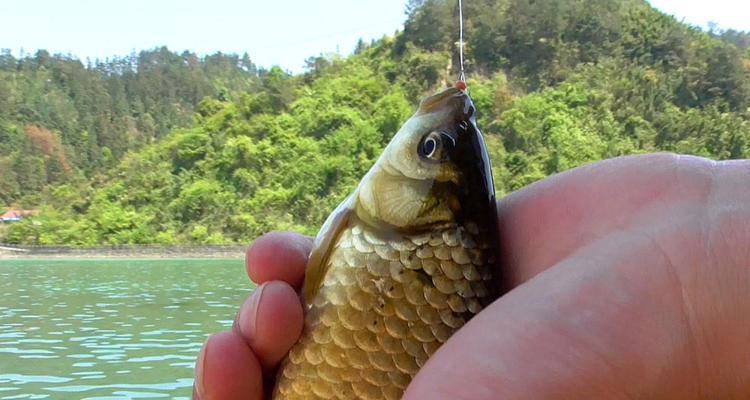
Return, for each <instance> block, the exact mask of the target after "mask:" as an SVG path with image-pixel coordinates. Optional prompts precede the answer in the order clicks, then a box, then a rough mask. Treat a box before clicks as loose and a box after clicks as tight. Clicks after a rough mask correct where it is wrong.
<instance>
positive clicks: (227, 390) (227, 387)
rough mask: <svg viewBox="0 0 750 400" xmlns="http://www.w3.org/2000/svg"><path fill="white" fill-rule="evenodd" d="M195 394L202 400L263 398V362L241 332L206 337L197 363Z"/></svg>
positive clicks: (253, 399)
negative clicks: (259, 360)
mask: <svg viewBox="0 0 750 400" xmlns="http://www.w3.org/2000/svg"><path fill="white" fill-rule="evenodd" d="M193 397H194V398H195V399H200V400H233V399H245V400H262V399H263V375H262V372H261V367H260V363H259V362H258V359H257V358H256V357H255V354H253V352H252V350H250V348H249V347H248V346H247V344H246V343H245V341H244V340H243V339H242V337H240V336H239V335H236V334H234V333H231V332H222V333H217V334H215V335H212V336H210V337H209V338H208V340H206V344H205V345H204V346H203V350H201V354H200V356H199V357H198V362H197V364H196V367H195V386H194V390H193Z"/></svg>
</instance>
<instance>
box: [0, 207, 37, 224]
mask: <svg viewBox="0 0 750 400" xmlns="http://www.w3.org/2000/svg"><path fill="white" fill-rule="evenodd" d="M37 214H39V211H38V210H14V209H12V208H11V209H10V210H8V211H6V212H5V214H3V215H0V221H2V222H15V221H20V220H22V219H24V218H26V217H32V216H34V215H37Z"/></svg>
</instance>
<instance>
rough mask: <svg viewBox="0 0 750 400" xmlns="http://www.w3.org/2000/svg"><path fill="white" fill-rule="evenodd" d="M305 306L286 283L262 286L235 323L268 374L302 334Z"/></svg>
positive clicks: (249, 299) (244, 305)
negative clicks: (303, 306) (303, 308)
mask: <svg viewBox="0 0 750 400" xmlns="http://www.w3.org/2000/svg"><path fill="white" fill-rule="evenodd" d="M302 322H303V315H302V304H301V303H300V300H299V296H298V295H297V293H296V292H295V291H294V288H292V287H291V286H289V284H288V283H286V282H282V281H270V282H266V283H264V284H262V285H260V286H259V287H258V289H256V290H255V292H254V293H253V294H252V295H251V296H250V298H248V299H247V301H245V303H244V304H243V305H242V307H241V308H240V312H239V314H238V317H237V321H236V324H235V331H236V332H238V333H239V334H240V335H241V336H242V337H243V338H244V339H245V341H246V342H247V343H248V344H249V345H250V347H251V348H252V349H253V352H254V353H255V354H256V355H257V356H258V359H259V361H260V363H261V365H262V366H263V368H264V369H265V370H266V371H269V370H272V369H274V368H275V367H276V366H277V365H278V364H279V362H280V361H281V360H282V359H283V358H284V356H285V355H286V353H287V352H289V349H290V348H291V347H292V345H293V344H294V343H296V342H297V340H298V339H299V336H300V334H301V333H302Z"/></svg>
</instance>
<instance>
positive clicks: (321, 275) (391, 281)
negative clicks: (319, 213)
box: [272, 82, 499, 400]
mask: <svg viewBox="0 0 750 400" xmlns="http://www.w3.org/2000/svg"><path fill="white" fill-rule="evenodd" d="M460 83H462V82H460ZM497 235H498V227H497V211H496V204H495V190H494V183H493V180H492V172H491V166H490V160H489V157H488V153H487V149H486V146H485V143H484V139H483V137H482V133H481V132H480V130H479V128H478V127H477V122H476V108H475V106H474V104H473V101H472V99H471V97H470V96H469V94H468V92H467V91H466V86H465V85H460V84H457V85H456V86H454V87H450V88H447V89H445V90H443V91H441V92H439V93H437V94H434V95H432V96H430V97H428V98H426V99H424V100H423V101H422V102H421V103H420V105H419V108H418V109H417V111H416V113H415V114H414V115H413V116H412V117H411V118H409V119H408V120H407V121H406V122H405V123H404V125H403V126H402V127H401V128H400V129H399V131H398V132H397V133H396V134H395V136H394V137H393V139H392V140H391V141H390V143H389V144H388V145H387V146H386V147H385V149H384V150H383V153H382V154H381V155H380V157H379V158H378V160H377V161H376V162H375V164H374V165H373V166H372V168H371V169H370V170H369V171H368V172H367V174H366V175H365V176H364V177H363V178H362V180H361V181H360V183H359V185H358V186H357V187H356V189H355V190H354V191H353V192H352V193H351V195H349V196H348V197H347V198H346V199H345V200H344V201H343V202H342V203H341V204H340V205H339V206H338V207H337V208H336V209H335V210H334V211H333V213H331V215H330V216H329V217H328V219H327V220H326V222H325V223H324V224H323V226H322V227H321V229H320V231H319V233H318V235H317V237H316V239H315V243H314V246H313V250H312V252H311V254H310V257H309V261H308V264H307V273H306V277H305V283H304V285H303V290H302V299H303V305H304V310H305V321H304V328H303V332H302V335H301V337H300V339H299V341H298V342H297V343H296V344H295V345H293V346H292V348H291V350H290V351H289V353H288V355H287V356H286V358H285V360H284V361H283V362H282V363H281V366H280V368H279V370H278V372H277V377H276V383H275V386H274V389H273V392H272V399H273V400H302V399H310V400H313V399H345V400H348V399H365V400H375V399H387V400H397V399H400V398H401V397H402V395H403V393H404V391H405V389H406V387H407V386H408V385H409V382H411V380H412V378H413V377H414V376H415V375H416V373H417V372H418V371H419V369H420V368H421V367H422V366H424V365H425V363H426V362H427V360H428V359H429V357H430V356H431V355H432V354H433V353H435V351H436V350H437V349H438V348H439V347H440V345H442V344H443V343H445V342H446V341H447V340H448V338H450V336H451V335H452V334H453V333H454V332H456V331H457V330H458V329H460V328H461V327H462V326H463V325H464V324H465V323H466V322H467V321H468V320H469V319H470V318H471V317H472V316H474V315H476V314H477V313H479V312H480V311H481V310H482V308H483V307H485V306H486V305H488V304H489V303H490V302H492V301H493V300H495V299H496V298H497V297H498V294H499V289H498V288H499V284H498V275H499V266H498V265H497V263H498V261H497V260H498V255H497V254H496V253H497V247H498V246H497V243H498V241H497Z"/></svg>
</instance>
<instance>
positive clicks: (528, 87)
mask: <svg viewBox="0 0 750 400" xmlns="http://www.w3.org/2000/svg"><path fill="white" fill-rule="evenodd" d="M453 3H454V2H448V1H441V0H412V1H410V2H409V4H408V7H407V12H408V20H407V22H406V24H405V26H404V30H403V32H401V33H400V34H398V35H396V37H394V38H384V39H382V40H380V41H377V42H375V43H372V44H365V43H361V44H360V45H359V46H358V47H357V50H356V51H355V54H354V55H352V56H350V57H347V58H345V59H330V58H324V57H318V58H314V59H311V60H310V61H309V69H308V72H307V73H306V74H304V75H301V76H289V75H287V74H285V73H283V72H282V71H281V70H279V69H277V68H275V69H271V70H270V71H264V72H263V73H259V72H258V71H255V70H254V69H252V71H251V68H248V67H239V69H240V70H241V71H243V72H242V73H237V74H235V75H233V74H231V73H229V74H228V75H229V76H231V77H233V78H232V79H229V80H224V81H222V80H221V79H218V80H217V79H216V76H215V75H213V74H210V73H208V72H205V77H206V78H205V81H206V82H208V83H207V84H206V86H205V88H206V89H205V91H204V92H200V91H198V90H195V91H193V92H191V93H193V94H192V95H190V96H186V97H183V95H184V94H180V95H175V96H176V97H172V98H171V100H165V101H164V104H175V99H179V101H177V104H185V105H186V106H185V107H184V109H182V110H183V111H185V112H186V113H185V114H182V113H173V114H170V113H169V112H165V113H164V115H165V117H164V118H166V119H165V120H163V121H167V122H162V120H160V122H159V124H160V125H159V126H160V127H161V128H156V127H153V128H152V129H151V130H143V131H141V130H140V128H138V129H136V130H137V132H148V133H139V134H140V135H145V136H146V137H148V138H149V140H148V141H146V142H148V143H149V144H148V145H146V146H145V147H143V148H138V146H137V143H142V142H143V140H132V141H127V140H126V141H125V142H124V143H122V145H121V146H115V145H114V144H112V145H111V146H112V147H110V145H107V144H104V143H110V142H106V141H104V139H103V138H102V139H97V140H101V141H100V142H97V143H98V144H97V146H98V147H97V150H96V151H95V152H94V153H95V154H99V155H100V156H99V157H98V158H97V157H91V154H92V153H91V152H88V153H86V152H87V151H89V150H88V149H89V147H87V146H90V144H89V142H86V141H83V142H77V141H71V140H70V139H67V138H69V137H89V138H91V137H94V136H96V137H97V138H98V137H100V136H101V135H102V134H103V132H105V131H104V130H101V129H100V128H98V127H97V126H96V125H85V124H84V123H83V122H82V121H83V120H84V119H81V118H72V121H75V123H76V124H77V125H76V126H78V125H80V126H82V127H85V128H81V129H85V131H81V130H76V129H75V127H68V128H64V127H63V126H62V125H54V124H53V123H52V122H50V121H51V120H49V121H48V120H44V119H42V118H41V116H39V117H38V119H36V120H32V119H22V118H21V117H23V118H27V117H25V115H26V114H23V113H20V112H19V113H17V114H13V115H6V114H0V123H2V121H6V122H4V124H5V125H4V126H6V128H5V130H2V128H0V149H2V148H6V149H10V150H11V158H8V156H0V157H3V158H0V166H2V165H4V164H2V163H3V162H5V163H6V164H5V165H15V164H13V162H18V161H13V160H14V159H13V158H12V157H13V156H12V154H13V152H16V153H18V152H23V151H26V150H24V147H23V146H32V147H30V148H31V149H32V150H30V151H31V152H32V153H35V154H39V149H40V148H42V147H43V148H44V149H46V150H47V151H46V152H43V154H44V156H42V155H40V157H42V161H43V162H45V163H46V167H47V176H48V178H47V180H48V182H53V183H56V184H54V185H42V189H41V190H39V189H38V187H36V188H35V189H34V190H35V191H31V192H28V191H27V192H24V191H23V190H19V191H17V192H14V193H21V194H24V193H25V194H26V195H25V196H19V197H8V196H7V195H6V196H5V197H2V196H0V201H6V203H9V202H17V203H19V204H22V203H23V204H26V205H28V206H38V205H40V206H41V214H40V216H39V217H37V218H34V219H33V220H26V221H24V222H22V223H17V224H13V225H10V229H9V230H8V232H7V238H6V239H5V240H6V241H9V242H12V243H43V244H51V243H68V244H73V245H94V244H127V243H183V242H193V243H225V242H246V241H248V240H250V239H252V238H253V237H255V236H257V235H258V234H260V233H262V232H265V231H268V230H271V229H297V230H300V231H303V232H306V233H309V234H312V233H314V232H315V231H316V229H317V227H318V226H319V225H320V223H321V222H322V220H323V219H324V218H325V217H326V216H327V214H328V213H329V212H330V211H331V210H332V208H333V207H334V206H335V204H337V203H338V202H339V201H340V200H341V199H342V198H343V197H344V196H345V195H346V194H347V193H349V191H350V190H351V189H352V188H353V186H354V185H355V184H356V183H357V182H358V180H359V178H360V177H361V176H362V175H363V174H364V172H365V171H366V170H367V169H368V168H369V166H370V165H371V164H372V162H373V161H374V160H375V159H376V158H377V156H378V154H379V152H380V150H381V149H382V147H383V146H384V145H385V144H386V143H387V142H388V140H389V139H390V137H391V136H392V135H393V134H394V133H395V131H396V130H397V128H398V126H399V125H400V124H401V123H402V122H403V121H404V120H405V119H406V118H407V117H408V116H409V115H410V114H411V112H412V111H413V109H414V106H415V104H416V102H418V101H419V99H420V98H421V97H422V96H424V95H425V94H427V93H430V92H432V91H434V90H437V89H439V88H440V87H441V86H444V85H446V84H449V83H450V81H451V79H453V78H454V77H455V76H456V61H457V60H456V57H455V56H454V55H453V54H454V53H455V51H454V50H455V49H454V43H455V42H456V40H457V33H456V32H455V18H454V15H455V5H454V4H453ZM466 16H467V18H468V20H467V21H466V36H467V41H468V47H467V59H468V60H469V61H470V63H469V65H468V67H469V77H470V81H469V88H470V91H471V94H472V96H473V97H474V99H475V102H476V103H477V106H478V109H479V112H480V124H481V126H482V127H483V129H484V132H485V134H486V138H487V141H488V144H489V146H490V150H491V157H492V160H493V166H494V173H495V177H496V184H497V190H498V192H499V194H501V195H502V194H503V193H507V192H509V191H512V190H516V189H518V188H520V187H522V186H524V185H527V184H529V183H531V182H533V181H535V180H538V179H540V178H543V177H544V176H547V175H549V174H553V173H555V172H558V171H562V170H565V169H569V168H572V167H575V166H577V165H581V164H584V163H587V162H591V161H594V160H598V159H602V158H607V157H614V156H618V155H623V154H630V153H637V152H651V151H657V150H667V151H676V152H681V153H691V154H698V155H703V156H707V157H712V158H716V159H727V158H743V157H750V109H749V107H750V50H748V46H747V44H748V43H750V40H748V37H750V36H749V35H747V34H745V33H741V32H735V31H728V32H712V33H706V32H702V31H700V30H698V29H695V28H691V27H688V26H686V25H684V24H681V23H679V22H677V21H675V20H674V19H673V18H671V17H668V16H665V15H663V14H661V13H659V12H657V11H656V10H654V9H652V8H651V7H649V6H648V5H647V4H646V3H645V2H643V1H641V0H628V1H615V0H611V1H610V0H600V1H576V0H561V1H558V2H529V1H526V0H504V1H473V2H469V4H467V9H466ZM164 51H165V50H164ZM175 57H177V56H176V55H175ZM225 57H228V56H225ZM18 61H19V60H16V62H18ZM20 61H21V62H22V63H31V62H32V59H31V58H28V59H24V60H20ZM198 61H199V62H200V63H204V64H199V65H203V66H204V67H202V68H203V69H205V65H206V64H205V63H206V62H207V60H198ZM229 64H231V67H228V68H227V69H224V71H234V70H235V68H237V66H242V65H245V64H243V63H242V62H240V60H238V59H234V60H233V61H232V62H231V63H229ZM3 68H4V67H3ZM17 68H18V67H16V71H21V70H18V69H17ZM27 68H30V69H31V70H33V68H31V67H27ZM175 68H177V69H178V70H179V68H180V67H175ZM81 70H82V71H84V72H82V73H84V74H94V75H93V76H95V77H96V78H95V80H96V81H97V82H111V81H110V80H115V81H118V82H119V79H124V77H125V76H129V75H128V74H134V75H135V76H137V75H139V74H141V71H140V67H134V66H132V65H131V66H129V67H128V68H125V69H124V70H125V71H124V72H122V71H110V72H106V73H104V72H97V70H96V68H89V69H86V68H83V67H82V66H81ZM2 71H5V70H0V73H6V72H2ZM39 71H42V72H41V73H46V74H49V73H51V72H49V71H47V70H46V69H44V68H42V67H37V72H35V73H37V74H38V73H40V72H39ZM7 73H11V74H12V73H15V74H16V75H15V76H19V77H27V76H29V74H30V73H23V72H22V71H21V72H7ZM97 74H98V75H97ZM131 78H132V77H131ZM24 79H26V78H24ZM92 79H94V78H92ZM236 80H239V83H238V82H237V81H236ZM3 81H4V79H3V80H0V82H3ZM156 82H160V83H153V84H145V83H144V86H143V88H142V90H143V91H148V90H156V89H155V88H154V87H153V86H152V85H157V86H159V85H160V86H159V87H160V88H161V90H163V91H166V92H169V93H176V91H179V90H188V89H187V88H185V87H182V86H180V85H182V84H185V83H186V81H180V80H179V79H177V80H172V81H169V83H166V82H164V81H158V80H157V81H156ZM187 82H190V81H189V80H188V81H187ZM217 82H225V85H224V86H221V85H220V84H217ZM226 82H230V83H226ZM171 84H175V85H177V86H179V87H172V86H170V85H171ZM0 85H1V84H0ZM243 85H244V86H243ZM222 87H224V88H231V90H227V89H224V90H221V88H222ZM2 90H3V89H2V86H0V92H2ZM40 90H41V89H40ZM212 90H213V92H212ZM188 91H190V90H188ZM107 93H111V92H107ZM149 93H151V92H149ZM199 94H200V97H201V98H203V96H205V98H203V99H202V100H200V99H199ZM2 98H3V97H2V96H1V95H0V102H1V101H2ZM74 98H75V96H74ZM134 98H140V97H137V96H136V97H134ZM153 98H154V99H156V100H155V101H156V102H157V103H158V102H160V101H162V98H161V97H159V96H158V95H154V97H153ZM127 99H130V98H127ZM199 100H200V101H199ZM127 101H130V100H127ZM133 101H134V100H133ZM18 104H21V103H18ZM24 104H25V103H24ZM32 104H33V103H32ZM127 104H130V103H127ZM74 105H75V103H74ZM2 108H3V107H2V106H1V105H0V109H2ZM135 109H136V108H134V106H130V108H125V109H123V110H129V111H128V112H129V113H128V112H123V114H117V115H126V117H125V118H131V119H132V118H135V119H136V120H137V118H138V117H139V116H140V115H141V114H139V113H137V112H135V111H134V110H135ZM157 109H158V108H157ZM70 110H71V112H72V113H73V112H75V113H83V112H82V111H78V109H77V108H76V107H72V108H70ZM192 111H195V113H194V114H192V122H193V124H190V122H180V121H182V120H181V118H183V117H187V116H189V115H190V114H189V113H188V112H192ZM0 112H2V111H0ZM87 112H88V113H89V114H85V113H83V114H79V115H84V114H85V115H94V116H97V115H98V114H97V113H96V112H94V111H87ZM75 113H74V114H75ZM42 115H52V116H54V117H49V118H61V115H58V114H57V113H56V112H51V113H47V114H44V113H42ZM178 115H179V117H177V116H178ZM158 117H159V118H161V117H162V116H161V114H160V115H159V116H158ZM3 118H4V119H3ZM152 118H153V119H154V121H155V120H156V118H157V116H153V115H152ZM170 118H172V119H170ZM60 120H61V121H69V120H71V119H70V118H69V117H62V118H61V119H60ZM7 121H16V122H7ZM60 123H62V122H60ZM154 124H156V122H154ZM115 125H118V126H119V124H115ZM0 126H3V125H0ZM175 126H181V128H176V129H171V130H170V128H172V127H175ZM7 127H10V128H7ZM65 129H70V130H69V131H68V130H65ZM168 130H170V131H169V133H168V134H166V133H165V132H166V131H168ZM37 131H38V132H37ZM3 132H6V133H5V135H6V136H2V135H3ZM7 132H11V137H13V135H15V137H16V139H15V140H16V142H12V141H9V140H8V139H7V138H6V137H7ZM39 132H42V133H39ZM86 132H88V133H86ZM93 132H96V135H95V134H94V133H93ZM113 132H114V131H113ZM84 133H85V135H88V136H81V135H84ZM45 135H46V136H45ZM76 135H78V136H76ZM105 136H106V135H105ZM18 137H23V138H25V139H23V140H25V141H26V142H29V143H31V144H23V143H21V142H18ZM39 137H53V138H58V141H55V140H48V141H42V142H43V143H45V146H46V147H45V146H42V147H39V146H38V145H36V144H34V143H37V142H36V140H37V138H39ZM118 137H119V136H118ZM126 137H127V136H126ZM47 142H49V143H51V144H49V145H47V144H46V143H47ZM136 142H137V143H136ZM84 143H85V144H86V145H83V144H84ZM112 143H114V142H112ZM79 145H80V146H81V147H79ZM2 146H6V147H2ZM34 146H36V147H34ZM134 146H135V147H134ZM105 147H106V148H107V149H109V150H110V155H107V156H106V157H105V156H104V155H103V154H104V153H106V152H104V151H103V149H104V148H105ZM35 149H36V150H35ZM68 149H70V150H73V151H72V153H71V154H76V155H78V156H80V157H81V158H82V159H80V160H79V159H74V161H71V160H70V159H68V161H67V162H68V163H69V164H70V166H69V167H68V168H70V169H71V170H77V171H82V172H81V174H82V175H83V176H84V177H83V178H81V179H73V180H62V181H60V180H56V179H50V178H49V176H55V173H56V172H55V171H57V170H62V171H63V172H65V170H66V167H65V164H64V163H62V162H61V163H60V166H53V167H50V164H51V162H50V160H51V159H54V154H58V153H61V154H68V153H66V151H70V150H68ZM113 149H117V151H115V150H113ZM56 152H58V153H56ZM84 153H86V154H89V158H86V159H83V157H84ZM50 154H51V155H50ZM21 158H23V157H21ZM15 160H17V159H15ZM118 160H119V161H118ZM36 162H37V163H39V161H36ZM108 163H109V166H107V164H108ZM52 164H54V163H52ZM0 168H1V169H2V170H3V171H5V170H6V168H7V167H0ZM50 168H51V169H50ZM56 168H57V169H56ZM17 171H19V170H17ZM23 171H25V170H23ZM50 171H51V172H50ZM86 176H88V177H90V178H86ZM57 182H62V183H57ZM0 185H1V183H0ZM19 185H20V184H19ZM5 190H6V189H4V188H3V187H1V186H0V192H5ZM5 193H8V192H5ZM28 193H31V195H29V194H28ZM8 199H10V200H8Z"/></svg>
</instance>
